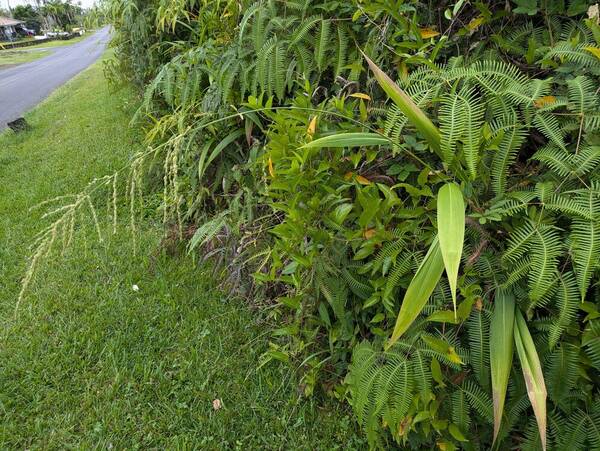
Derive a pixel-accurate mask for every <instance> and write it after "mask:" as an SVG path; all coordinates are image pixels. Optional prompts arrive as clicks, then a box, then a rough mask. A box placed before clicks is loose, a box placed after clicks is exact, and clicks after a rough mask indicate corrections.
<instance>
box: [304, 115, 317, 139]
mask: <svg viewBox="0 0 600 451" xmlns="http://www.w3.org/2000/svg"><path fill="white" fill-rule="evenodd" d="M316 131H317V116H315V117H313V118H312V119H311V120H310V123H309V124H308V129H307V130H306V133H308V135H309V136H310V137H313V136H314V134H315V132H316Z"/></svg>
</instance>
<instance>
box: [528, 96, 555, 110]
mask: <svg viewBox="0 0 600 451" xmlns="http://www.w3.org/2000/svg"><path fill="white" fill-rule="evenodd" d="M554 103H556V97H554V96H543V97H540V98H539V99H537V100H534V101H533V105H534V106H535V107H536V108H543V107H545V106H548V105H552V104H554Z"/></svg>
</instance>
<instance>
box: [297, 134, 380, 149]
mask: <svg viewBox="0 0 600 451" xmlns="http://www.w3.org/2000/svg"><path fill="white" fill-rule="evenodd" d="M382 144H391V141H390V140H389V139H388V138H386V137H385V136H382V135H378V134H377V133H340V134H337V135H329V136H324V137H322V138H319V139H315V140H314V141H311V142H309V143H306V144H304V145H303V146H302V147H301V149H308V148H319V149H320V148H322V147H361V146H379V145H382Z"/></svg>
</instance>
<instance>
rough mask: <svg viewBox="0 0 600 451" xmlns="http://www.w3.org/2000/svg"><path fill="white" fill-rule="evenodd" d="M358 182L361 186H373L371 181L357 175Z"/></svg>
mask: <svg viewBox="0 0 600 451" xmlns="http://www.w3.org/2000/svg"><path fill="white" fill-rule="evenodd" d="M356 181H357V182H358V183H360V184H361V185H370V184H371V181H370V180H369V179H368V178H366V177H363V176H362V175H357V176H356Z"/></svg>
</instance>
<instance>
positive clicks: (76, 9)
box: [39, 0, 83, 29]
mask: <svg viewBox="0 0 600 451" xmlns="http://www.w3.org/2000/svg"><path fill="white" fill-rule="evenodd" d="M39 9H40V12H41V13H42V15H44V16H45V17H46V19H47V20H48V19H50V20H48V22H49V23H53V24H54V25H55V26H56V27H58V28H61V29H67V28H69V27H70V26H72V25H76V24H77V23H78V22H79V21H81V18H82V14H83V9H82V8H81V6H79V5H75V4H73V3H72V1H71V0H66V1H62V0H50V1H47V2H44V5H43V6H42V7H40V8H39Z"/></svg>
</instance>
